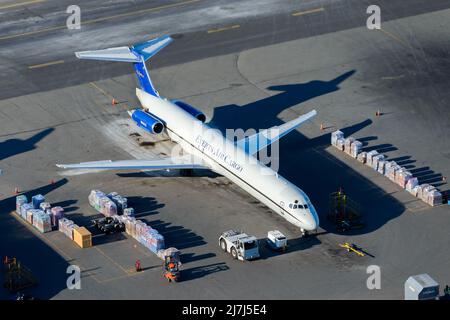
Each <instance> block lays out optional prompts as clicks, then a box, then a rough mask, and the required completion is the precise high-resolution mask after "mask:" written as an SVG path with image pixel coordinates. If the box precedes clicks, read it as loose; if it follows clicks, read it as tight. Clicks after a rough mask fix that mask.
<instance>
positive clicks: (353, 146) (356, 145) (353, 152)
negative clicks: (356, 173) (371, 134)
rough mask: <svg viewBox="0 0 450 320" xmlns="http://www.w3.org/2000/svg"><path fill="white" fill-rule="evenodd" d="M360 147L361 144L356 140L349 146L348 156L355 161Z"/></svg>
mask: <svg viewBox="0 0 450 320" xmlns="http://www.w3.org/2000/svg"><path fill="white" fill-rule="evenodd" d="M362 146H363V144H362V142H360V141H358V140H355V141H353V143H352V144H351V146H350V155H351V156H352V157H353V158H355V159H356V158H357V157H358V154H359V153H360V152H361V149H362Z"/></svg>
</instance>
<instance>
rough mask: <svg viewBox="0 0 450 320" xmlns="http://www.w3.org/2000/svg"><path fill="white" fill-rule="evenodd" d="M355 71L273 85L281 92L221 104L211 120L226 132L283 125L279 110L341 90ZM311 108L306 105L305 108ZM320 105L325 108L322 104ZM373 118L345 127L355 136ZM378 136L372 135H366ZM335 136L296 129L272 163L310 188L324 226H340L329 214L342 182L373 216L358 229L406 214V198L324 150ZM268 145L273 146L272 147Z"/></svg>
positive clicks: (368, 229)
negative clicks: (326, 78) (310, 134)
mask: <svg viewBox="0 0 450 320" xmlns="http://www.w3.org/2000/svg"><path fill="white" fill-rule="evenodd" d="M354 73H355V70H351V71H348V72H346V73H344V74H342V75H340V76H338V77H336V78H335V79H332V80H330V81H317V80H315V81H310V82H307V83H299V84H288V85H278V86H270V87H268V88H267V89H268V90H271V91H279V93H276V94H274V95H272V96H270V97H267V98H264V99H261V100H258V101H254V102H251V103H248V104H246V105H242V106H237V105H224V106H219V107H216V108H215V109H214V113H213V117H212V119H211V121H210V124H211V126H213V127H214V128H217V129H219V130H220V131H221V132H223V133H224V132H226V130H227V129H243V130H244V131H245V130H248V129H255V130H258V129H265V128H270V127H272V126H276V125H281V124H283V123H284V121H282V120H281V119H280V118H278V116H279V114H280V113H281V112H282V111H284V110H286V109H288V108H290V107H292V106H297V105H298V104H300V103H302V102H305V101H307V100H310V99H313V98H315V97H318V96H321V95H325V94H329V93H332V92H335V91H337V90H339V85H340V84H341V83H342V82H343V81H344V80H346V79H348V78H349V77H350V76H352V75H353V74H354ZM307 111H309V110H304V112H305V113H306V112H307ZM317 111H318V113H319V114H320V108H318V109H317ZM371 124H372V120H371V119H366V120H363V121H360V122H357V123H354V124H351V125H349V126H347V127H345V128H342V129H340V130H341V131H343V132H344V134H345V136H350V135H353V134H355V133H356V132H358V131H360V130H361V129H363V128H365V127H367V126H369V125H371ZM373 139H374V138H373V137H368V138H367V141H370V140H373ZM330 140H331V132H329V133H324V134H321V135H319V136H317V137H314V138H311V139H310V138H307V137H306V136H304V135H303V134H301V133H300V131H298V130H294V131H292V132H291V133H289V134H287V135H286V136H285V137H283V138H282V139H280V140H279V144H278V147H279V157H277V158H276V157H274V159H276V160H277V161H278V167H276V166H273V162H274V161H273V159H272V162H271V163H270V166H271V167H272V169H274V170H276V171H278V173H279V174H280V175H282V176H283V177H285V178H286V179H287V180H289V181H291V182H292V183H294V184H295V185H297V186H298V187H300V188H301V189H302V190H303V191H305V192H306V194H308V196H309V198H310V199H311V201H312V203H313V204H314V206H315V207H316V210H317V212H318V214H319V218H320V226H321V227H322V228H323V229H324V230H325V231H328V232H335V226H334V225H333V224H332V223H330V222H329V221H327V219H326V216H327V214H328V212H329V196H330V194H331V193H333V192H335V191H337V190H338V189H339V188H340V187H344V189H345V190H346V192H347V194H348V195H349V196H350V197H351V198H353V199H354V200H355V201H357V202H359V203H364V205H365V206H364V212H363V215H364V217H366V216H368V217H370V219H369V220H370V223H368V224H367V225H366V227H365V228H364V229H360V230H357V231H354V232H355V234H361V233H369V232H372V231H374V230H376V229H378V228H380V227H381V226H383V225H384V224H386V223H387V222H388V221H390V220H392V219H394V218H396V217H398V216H399V215H401V214H402V213H403V212H404V211H405V207H404V205H403V204H402V203H400V202H399V201H398V200H396V199H395V198H393V197H392V196H390V195H387V194H386V193H385V192H384V191H383V190H382V189H380V188H379V187H378V186H377V185H375V184H374V183H373V182H371V181H370V180H368V179H367V178H365V177H363V176H362V175H360V174H359V173H357V172H356V171H355V170H354V169H353V168H351V167H350V166H349V165H347V164H345V163H344V162H343V161H340V160H339V159H337V158H336V157H334V156H333V155H332V154H331V153H330V152H328V151H327V150H325V149H326V148H327V147H328V146H329V145H330ZM384 147H385V148H389V147H391V146H384ZM269 149H270V150H269V151H270V152H272V148H271V147H269ZM270 152H267V153H270Z"/></svg>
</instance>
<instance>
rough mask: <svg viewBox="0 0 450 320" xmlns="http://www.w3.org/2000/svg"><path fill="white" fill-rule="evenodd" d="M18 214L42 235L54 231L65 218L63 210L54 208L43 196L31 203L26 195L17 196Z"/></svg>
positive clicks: (37, 196) (33, 198)
mask: <svg viewBox="0 0 450 320" xmlns="http://www.w3.org/2000/svg"><path fill="white" fill-rule="evenodd" d="M16 213H17V215H18V216H19V217H21V218H22V219H23V220H24V221H26V222H28V223H29V224H30V225H32V226H33V227H35V228H36V229H37V230H39V231H40V232H41V233H46V232H50V231H52V230H53V229H54V228H56V227H57V226H58V221H59V220H60V219H62V218H63V217H64V210H63V208H61V207H53V208H52V206H51V204H50V203H48V202H45V197H44V196H43V195H41V194H38V195H35V196H33V197H32V198H31V202H30V203H28V199H27V197H26V196H25V195H19V196H17V197H16Z"/></svg>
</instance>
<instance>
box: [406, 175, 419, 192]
mask: <svg viewBox="0 0 450 320" xmlns="http://www.w3.org/2000/svg"><path fill="white" fill-rule="evenodd" d="M418 185H419V180H418V179H417V178H415V177H412V178H411V179H409V180H408V182H407V183H406V191H408V192H409V193H411V194H414V193H413V189H414V188H415V187H417V186H418ZM415 192H416V194H417V190H416V191H415Z"/></svg>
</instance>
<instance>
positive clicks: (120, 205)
mask: <svg viewBox="0 0 450 320" xmlns="http://www.w3.org/2000/svg"><path fill="white" fill-rule="evenodd" d="M108 198H110V197H109V196H108ZM110 199H111V200H112V201H113V202H114V204H115V205H116V208H117V214H123V210H124V209H125V208H126V207H127V202H128V201H127V198H125V197H122V196H121V195H115V196H113V197H112V198H110Z"/></svg>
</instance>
